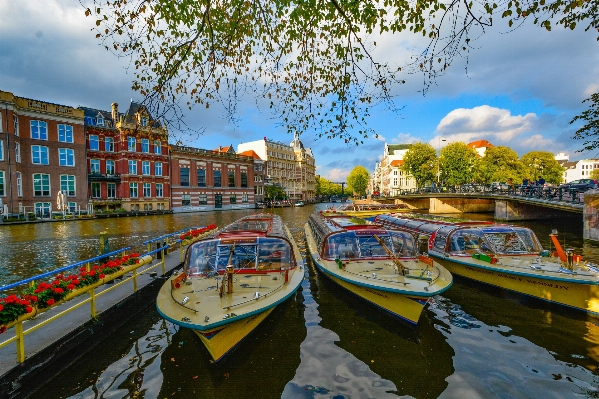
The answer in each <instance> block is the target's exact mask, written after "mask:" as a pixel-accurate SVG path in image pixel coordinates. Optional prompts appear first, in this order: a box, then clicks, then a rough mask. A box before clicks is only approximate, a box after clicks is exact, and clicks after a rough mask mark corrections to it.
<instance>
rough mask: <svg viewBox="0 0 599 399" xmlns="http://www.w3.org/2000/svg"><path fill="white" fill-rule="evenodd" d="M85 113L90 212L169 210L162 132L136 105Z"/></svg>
mask: <svg viewBox="0 0 599 399" xmlns="http://www.w3.org/2000/svg"><path fill="white" fill-rule="evenodd" d="M81 109H82V110H83V111H84V112H85V125H86V139H87V160H88V163H87V170H88V187H89V201H90V204H92V205H93V207H94V210H95V211H100V212H101V211H107V210H113V209H119V208H122V209H124V210H126V211H154V210H169V209H170V202H171V200H170V194H171V193H170V186H171V184H170V175H169V170H170V168H169V154H168V131H167V130H166V129H165V128H164V127H163V126H162V125H161V124H160V123H158V122H156V121H154V120H153V119H152V117H151V115H150V114H149V113H148V112H147V110H146V109H145V107H143V106H142V105H140V104H138V103H135V102H131V104H130V106H129V108H128V110H127V112H126V113H124V114H121V113H119V110H118V104H116V103H113V104H112V105H111V111H110V112H107V111H100V110H94V109H90V108H83V107H81Z"/></svg>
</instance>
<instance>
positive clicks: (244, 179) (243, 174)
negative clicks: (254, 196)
mask: <svg viewBox="0 0 599 399" xmlns="http://www.w3.org/2000/svg"><path fill="white" fill-rule="evenodd" d="M247 186H248V174H247V172H241V187H247Z"/></svg>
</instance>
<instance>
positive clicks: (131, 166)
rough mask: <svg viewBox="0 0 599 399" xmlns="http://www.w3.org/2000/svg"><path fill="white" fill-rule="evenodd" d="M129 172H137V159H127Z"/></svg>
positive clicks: (131, 173) (133, 173) (134, 173)
mask: <svg viewBox="0 0 599 399" xmlns="http://www.w3.org/2000/svg"><path fill="white" fill-rule="evenodd" d="M129 174H130V175H136V174H137V161H131V160H129Z"/></svg>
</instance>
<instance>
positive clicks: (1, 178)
mask: <svg viewBox="0 0 599 399" xmlns="http://www.w3.org/2000/svg"><path fill="white" fill-rule="evenodd" d="M4 196H6V179H5V174H4V171H3V170H0V197H4Z"/></svg>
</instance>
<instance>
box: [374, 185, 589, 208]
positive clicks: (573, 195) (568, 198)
mask: <svg viewBox="0 0 599 399" xmlns="http://www.w3.org/2000/svg"><path fill="white" fill-rule="evenodd" d="M585 191H587V190H581V189H575V188H573V189H568V188H564V187H543V186H534V185H529V186H522V185H514V186H507V185H502V186H491V185H488V184H464V185H461V186H435V187H433V186H430V187H423V188H414V189H410V190H401V189H392V190H391V193H390V195H389V197H399V196H410V195H427V194H448V195H450V194H460V195H472V196H480V195H489V196H497V195H501V196H509V197H515V198H525V199H537V200H546V201H555V202H562V203H570V204H582V203H583V202H584V192H585ZM381 198H385V197H384V196H381Z"/></svg>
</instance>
